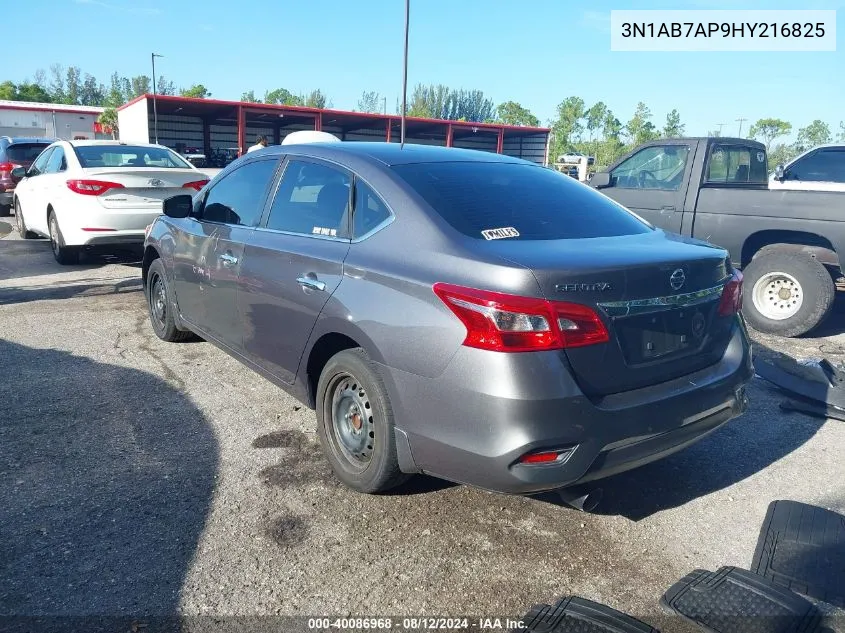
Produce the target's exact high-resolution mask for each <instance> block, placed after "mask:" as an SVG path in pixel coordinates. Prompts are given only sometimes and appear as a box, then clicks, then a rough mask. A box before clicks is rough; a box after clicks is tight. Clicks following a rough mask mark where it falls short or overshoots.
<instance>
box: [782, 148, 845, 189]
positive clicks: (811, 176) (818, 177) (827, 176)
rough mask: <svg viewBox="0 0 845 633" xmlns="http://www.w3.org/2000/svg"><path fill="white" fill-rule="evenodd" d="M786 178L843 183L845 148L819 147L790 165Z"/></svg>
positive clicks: (844, 180) (844, 177)
mask: <svg viewBox="0 0 845 633" xmlns="http://www.w3.org/2000/svg"><path fill="white" fill-rule="evenodd" d="M786 180H804V181H808V182H843V183H845V148H843V149H839V148H830V149H820V150H818V151H816V152H813V153H812V154H810V155H809V156H805V157H804V158H802V159H801V160H799V161H797V162H796V163H795V164H794V165H792V166H791V167H790V168H789V169H788V170H787V172H786Z"/></svg>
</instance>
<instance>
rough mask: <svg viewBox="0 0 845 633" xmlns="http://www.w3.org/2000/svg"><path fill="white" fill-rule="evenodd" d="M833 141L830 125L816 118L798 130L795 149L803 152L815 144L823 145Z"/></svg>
mask: <svg viewBox="0 0 845 633" xmlns="http://www.w3.org/2000/svg"><path fill="white" fill-rule="evenodd" d="M832 141H833V137H832V136H831V134H830V126H829V125H828V124H827V123H825V122H824V121H820V120H819V119H816V120H815V121H813V122H812V123H810V125H808V126H807V127H802V128H801V129H800V130H798V141H797V143H796V148H795V149H796V150H797V151H798V152H799V153H800V152H805V151H807V150H808V149H812V148H814V147H816V146H817V145H824V144H825V143H830V142H832Z"/></svg>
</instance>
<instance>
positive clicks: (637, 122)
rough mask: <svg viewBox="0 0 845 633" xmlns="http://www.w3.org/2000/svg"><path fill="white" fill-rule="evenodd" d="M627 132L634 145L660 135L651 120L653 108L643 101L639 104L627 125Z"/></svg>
mask: <svg viewBox="0 0 845 633" xmlns="http://www.w3.org/2000/svg"><path fill="white" fill-rule="evenodd" d="M625 132H626V134H627V135H628V139H629V142H630V143H631V145H633V146H637V145H640V144H641V143H648V142H649V141H653V140H654V139H656V138H657V137H658V132H657V128H655V127H654V124H653V123H652V122H651V110H649V109H648V107H647V106H646V104H644V103H643V102H642V101H640V102H639V103H638V104H637V109H636V110H635V111H634V116H633V117H632V118H631V120H630V121H628V123H627V124H626V125H625Z"/></svg>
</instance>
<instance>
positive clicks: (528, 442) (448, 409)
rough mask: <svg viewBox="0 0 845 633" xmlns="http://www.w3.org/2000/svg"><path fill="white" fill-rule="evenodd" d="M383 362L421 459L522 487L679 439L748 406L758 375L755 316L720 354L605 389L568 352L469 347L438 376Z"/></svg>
mask: <svg viewBox="0 0 845 633" xmlns="http://www.w3.org/2000/svg"><path fill="white" fill-rule="evenodd" d="M382 370H383V372H384V378H385V382H386V383H387V386H388V389H389V392H390V397H391V403H392V404H393V405H394V406H393V408H394V412H395V416H396V420H397V426H398V427H399V429H400V430H401V433H399V436H400V437H403V435H404V436H406V437H407V439H408V447H407V448H408V449H409V451H410V456H409V457H410V459H411V460H412V462H413V465H414V466H415V467H416V468H417V469H419V470H420V471H422V472H425V473H428V474H432V475H435V476H438V477H442V478H444V479H449V480H452V481H456V482H460V483H465V484H470V485H473V486H477V487H480V488H484V489H488V490H493V491H496V492H504V493H514V494H532V493H538V492H543V491H547V490H555V489H559V488H565V487H568V486H571V485H575V484H581V483H585V482H588V481H593V480H596V479H600V478H603V477H607V476H610V475H613V474H616V473H619V472H623V471H625V470H629V469H631V468H635V467H638V466H641V465H643V464H646V463H648V462H651V461H654V460H656V459H660V458H662V457H664V456H666V455H669V454H671V453H674V452H676V451H679V450H681V449H683V448H685V447H687V446H689V445H690V444H693V443H694V442H696V441H698V440H700V439H701V438H703V437H704V436H705V435H707V434H709V433H710V432H712V431H714V430H715V429H717V428H719V427H720V426H722V425H723V424H725V423H726V422H728V421H729V420H731V419H732V418H734V417H736V416H738V415H740V414H741V413H743V412H744V411H745V409H746V406H747V400H746V396H745V385H746V384H747V383H748V381H749V380H750V379H751V377H752V376H753V367H752V364H751V347H750V343H749V340H748V337H747V334H746V332H745V329H744V327H737V329H736V332H735V333H734V336H733V338H732V340H731V342H730V344H729V346H728V348H727V350H726V352H725V355H724V356H723V358H722V360H721V361H720V362H719V363H717V364H716V365H714V366H711V367H708V368H706V369H704V370H702V371H699V372H696V373H694V374H689V375H687V376H683V377H679V378H676V379H674V380H672V381H669V382H666V383H662V384H659V385H653V386H650V387H646V388H642V389H637V390H634V391H629V392H625V393H621V394H614V395H612V396H606V397H604V398H603V399H601V400H600V401H592V400H590V399H588V398H587V397H585V396H584V395H583V394H582V393H581V392H580V390H579V388H578V385H577V383H576V381H575V380H574V379H573V378H572V374H571V373H570V371H571V370H570V369H569V367H568V363H567V361H566V359H565V355H563V354H559V353H556V352H543V353H526V354H494V353H491V352H483V351H480V350H475V349H470V348H466V347H462V348H461V349H460V350H459V351H458V353H457V354H456V356H455V358H454V359H453V361H452V362H451V364H450V365H449V367H448V368H447V370H446V371H445V372H444V373H443V374H442V375H441V376H439V377H437V378H424V377H421V376H417V375H413V374H408V373H405V372H399V371H396V370H393V369H390V368H387V367H382ZM564 448H566V449H569V448H571V449H572V452H571V453H570V454H569V456H568V458H567V459H566V460H565V461H563V462H561V463H554V464H552V465H529V464H524V463H520V462H519V461H518V460H519V458H520V457H521V456H523V455H525V454H526V453H529V452H534V451H543V450H557V449H564ZM400 453H401V451H400Z"/></svg>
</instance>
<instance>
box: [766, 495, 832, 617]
mask: <svg viewBox="0 0 845 633" xmlns="http://www.w3.org/2000/svg"><path fill="white" fill-rule="evenodd" d="M751 571H753V572H755V573H757V574H759V575H761V576H765V577H766V578H770V579H771V580H773V581H774V582H775V583H777V584H778V585H782V586H784V587H788V588H789V589H792V590H793V591H797V592H798V593H802V594H804V595H805V596H811V597H813V598H817V599H819V600H824V601H825V602H829V603H831V604H834V605H836V606H839V607H845V516H842V515H841V514H837V513H836V512H831V511H830V510H825V509H824V508H819V507H817V506H811V505H807V504H805V503H800V502H798V501H773V502H772V503H771V504H770V505H769V509H768V512H766V520H765V521H764V522H763V527H762V529H761V530H760V538H759V539H758V541H757V549H756V550H755V552H754V559H753V561H752V563H751Z"/></svg>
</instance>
